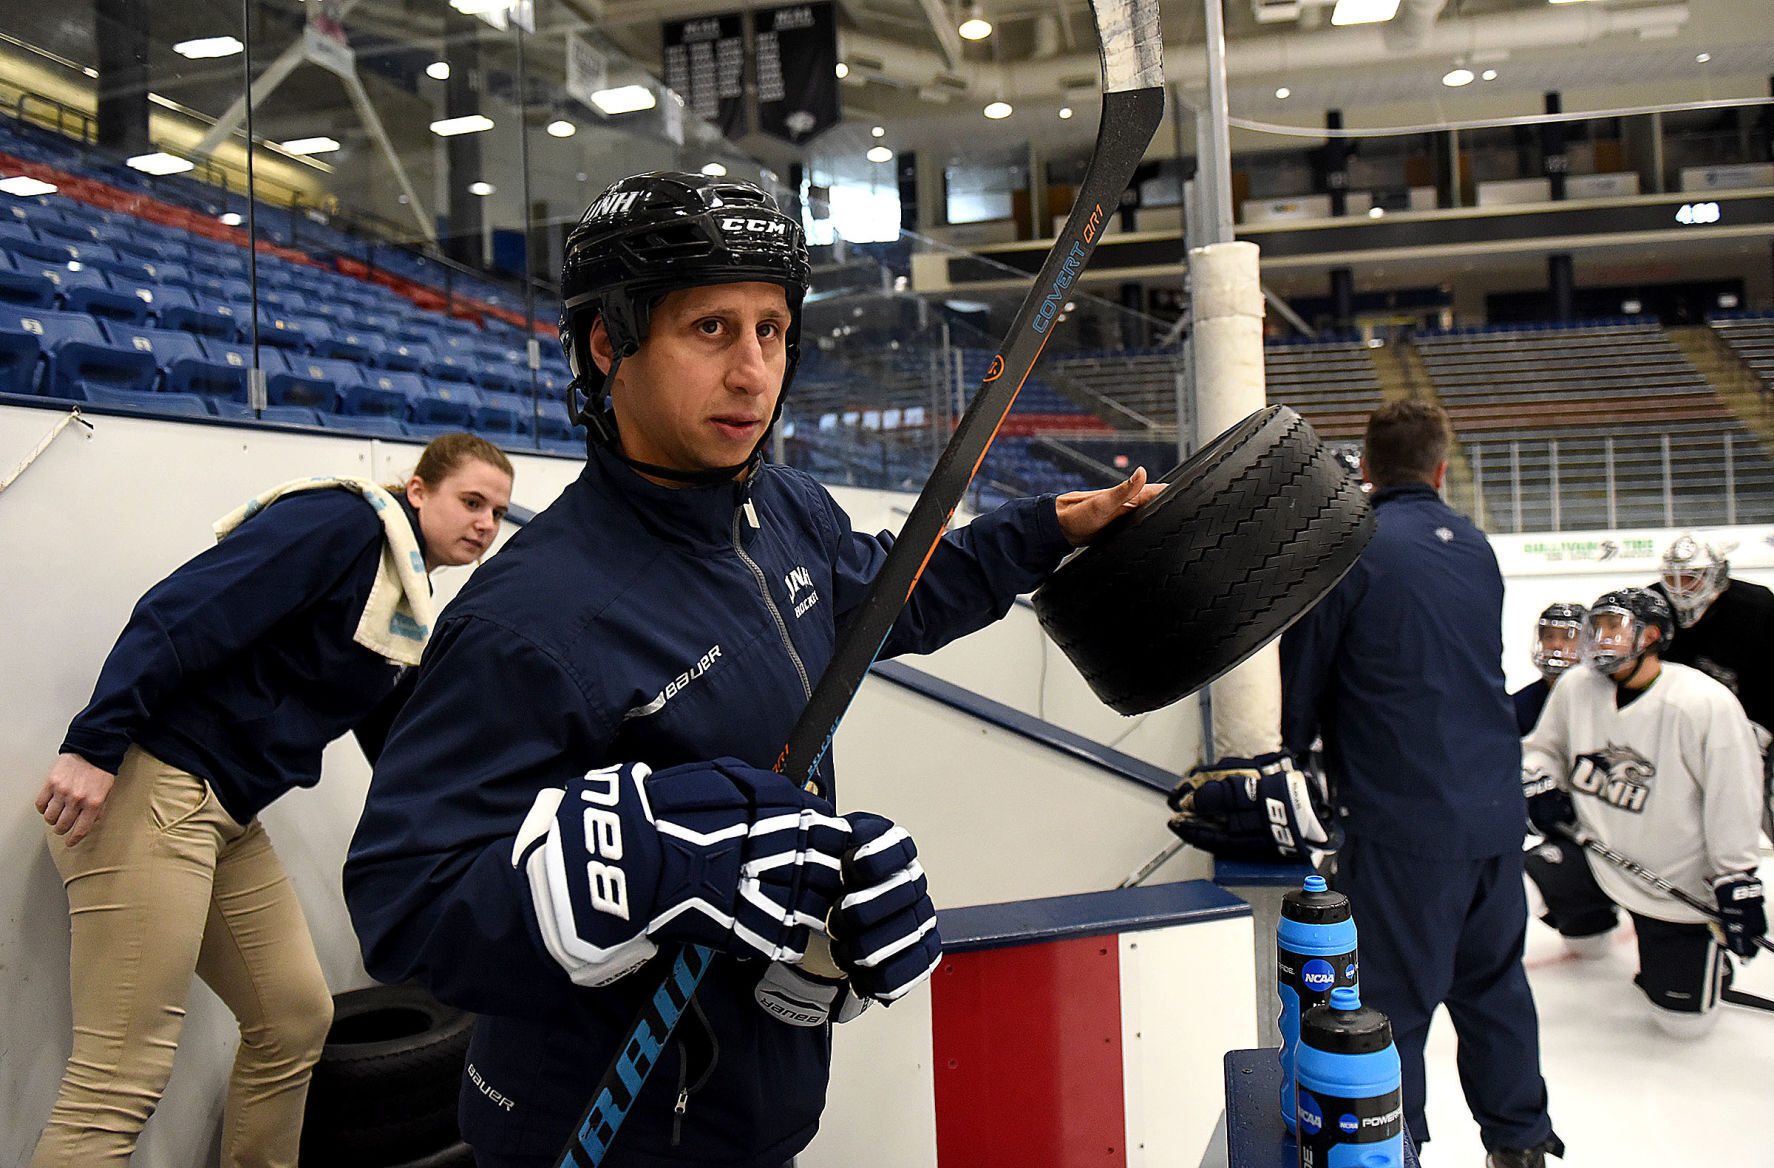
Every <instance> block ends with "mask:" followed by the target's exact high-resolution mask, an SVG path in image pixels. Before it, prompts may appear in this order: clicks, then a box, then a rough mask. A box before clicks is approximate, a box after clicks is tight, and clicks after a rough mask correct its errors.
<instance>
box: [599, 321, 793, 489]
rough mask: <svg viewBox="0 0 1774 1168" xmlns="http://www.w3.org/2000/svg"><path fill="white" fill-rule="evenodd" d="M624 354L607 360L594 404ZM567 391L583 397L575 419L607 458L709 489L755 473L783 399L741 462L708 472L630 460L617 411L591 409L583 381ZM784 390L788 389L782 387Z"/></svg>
mask: <svg viewBox="0 0 1774 1168" xmlns="http://www.w3.org/2000/svg"><path fill="white" fill-rule="evenodd" d="M622 358H623V354H622V353H620V352H618V353H617V354H616V355H615V356H614V357H613V358H612V359H611V361H610V371H609V372H608V373H606V374H604V383H603V387H602V388H601V389H600V390H599V392H598V395H597V399H596V400H597V401H598V402H600V403H601V402H602V401H603V399H604V398H605V397H607V396H609V392H610V386H611V385H613V384H615V381H616V370H617V369H619V368H621V366H622ZM567 388H568V392H569V393H572V394H575V395H583V396H584V398H585V404H584V405H582V406H580V407H579V409H578V420H579V421H581V422H583V423H585V428H586V430H587V431H589V432H590V434H591V435H593V436H595V437H596V438H597V440H598V442H599V443H600V444H601V445H602V446H603V447H604V449H605V450H607V451H608V452H609V453H610V457H612V458H614V459H615V460H616V461H617V462H620V463H622V464H623V465H624V466H627V467H629V468H630V469H632V470H637V471H640V472H641V473H642V474H648V475H655V476H657V477H659V478H662V479H670V480H671V481H672V482H674V483H682V484H684V485H685V486H690V487H712V486H715V485H716V484H718V483H725V482H731V481H732V480H733V479H734V478H736V477H737V476H738V475H739V473H740V472H741V471H748V472H750V471H755V470H756V469H757V466H758V464H759V463H761V462H762V461H763V460H764V444H765V443H766V442H768V441H770V431H771V430H772V429H773V428H774V427H775V425H776V419H777V418H778V417H780V416H781V414H782V397H781V395H778V396H777V398H776V412H775V413H773V414H771V415H770V425H768V426H765V427H764V433H763V435H762V436H760V437H759V438H758V444H757V445H756V446H754V447H752V450H751V453H750V454H748V455H746V456H745V461H744V462H739V463H734V464H733V465H732V466H717V467H714V468H713V469H711V470H678V469H677V468H676V467H670V466H659V465H657V464H656V463H651V462H642V461H641V460H640V459H638V458H630V457H629V456H628V455H626V454H624V453H623V452H622V439H621V435H620V434H618V433H617V430H616V412H615V410H610V411H609V412H608V413H606V412H605V411H604V410H602V409H598V408H594V406H593V404H592V401H593V399H592V396H591V394H590V393H587V392H586V391H585V388H584V378H582V377H575V378H574V379H573V381H572V382H571V384H569V386H568V387H567ZM784 388H785V389H786V388H787V387H786V386H784Z"/></svg>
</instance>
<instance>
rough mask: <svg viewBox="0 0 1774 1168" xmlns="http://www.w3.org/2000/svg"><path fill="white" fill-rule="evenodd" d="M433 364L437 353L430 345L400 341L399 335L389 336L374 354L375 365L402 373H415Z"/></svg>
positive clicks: (435, 362) (435, 361)
mask: <svg viewBox="0 0 1774 1168" xmlns="http://www.w3.org/2000/svg"><path fill="white" fill-rule="evenodd" d="M435 364H437V353H436V352H435V351H434V350H433V349H432V348H431V346H430V345H421V344H418V343H417V342H412V341H402V340H400V338H399V337H390V338H389V343H388V344H387V345H386V346H385V347H384V348H383V349H382V351H381V352H380V353H377V354H376V365H377V366H378V367H379V368H382V369H394V370H398V371H400V372H403V373H417V372H419V371H421V370H424V369H427V368H429V367H430V366H432V365H435Z"/></svg>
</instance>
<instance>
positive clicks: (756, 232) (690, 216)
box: [560, 171, 812, 482]
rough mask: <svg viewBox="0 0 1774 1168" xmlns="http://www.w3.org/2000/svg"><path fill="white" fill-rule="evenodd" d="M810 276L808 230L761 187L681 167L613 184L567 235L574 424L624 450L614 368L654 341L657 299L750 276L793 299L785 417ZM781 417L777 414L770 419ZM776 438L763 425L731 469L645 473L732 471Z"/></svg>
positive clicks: (682, 476)
mask: <svg viewBox="0 0 1774 1168" xmlns="http://www.w3.org/2000/svg"><path fill="white" fill-rule="evenodd" d="M811 274H812V268H811V265H810V263H809V261H808V257H807V239H806V235H805V233H804V232H803V231H802V230H801V225H800V224H799V223H797V222H796V221H795V220H794V219H792V218H790V217H789V216H788V215H786V214H784V213H783V211H782V209H781V208H780V207H778V206H777V205H776V201H775V200H774V199H772V198H771V197H770V196H769V195H768V194H766V193H765V192H764V191H763V189H762V188H760V187H757V186H755V185H753V184H751V183H748V182H742V181H739V180H736V179H727V178H711V177H709V176H708V175H702V174H687V173H684V172H681V171H651V172H648V173H646V174H637V175H633V176H631V177H629V178H624V179H619V180H617V181H616V182H615V183H612V184H611V185H610V187H609V188H608V189H607V190H605V191H604V193H603V194H601V195H599V196H598V197H597V198H596V199H595V200H593V201H592V204H591V206H590V207H588V208H586V211H585V215H584V216H583V217H582V218H581V219H580V220H579V225H578V226H577V227H575V228H573V230H572V231H571V232H570V233H569V234H568V236H567V243H566V258H565V260H564V261H563V262H562V265H561V321H560V337H561V348H563V349H564V350H565V351H566V354H567V362H568V364H569V365H570V366H571V367H572V370H573V382H572V385H571V387H570V389H569V391H568V395H569V399H570V401H569V406H570V408H571V409H572V411H573V413H574V415H575V419H576V420H577V421H579V422H582V423H583V424H584V425H585V427H586V429H587V431H588V433H589V435H590V437H591V440H592V441H596V442H600V443H602V444H603V445H605V446H607V447H609V448H610V449H611V450H613V451H616V452H617V453H618V454H619V455H620V446H619V444H618V441H617V435H616V420H615V417H614V416H613V415H612V414H611V412H610V411H609V410H608V409H607V408H606V405H605V398H606V396H607V395H608V392H609V387H610V385H611V384H612V383H613V382H614V381H615V377H616V368H617V366H618V365H620V364H621V362H622V361H623V359H624V358H627V357H632V356H633V355H634V354H635V353H636V352H637V351H639V349H640V346H641V343H642V342H643V341H645V340H646V339H647V329H648V324H649V321H650V317H651V313H652V310H653V308H654V306H656V305H657V304H658V303H659V301H660V300H661V299H663V298H664V297H665V296H666V295H667V294H668V293H671V292H676V291H679V290H682V289H686V288H701V287H705V286H708V285H712V284H739V283H751V282H759V283H768V284H777V285H780V286H781V287H782V290H783V293H784V295H785V296H786V297H787V300H788V310H789V326H788V330H787V332H786V334H785V336H784V341H785V343H786V351H787V352H786V355H787V365H786V368H785V369H784V371H783V376H782V388H781V389H780V391H779V392H778V394H777V399H776V415H780V414H781V412H782V399H783V396H785V395H786V394H787V393H788V387H789V383H790V382H791V381H792V380H793V379H794V375H795V366H796V364H797V363H798V362H799V360H800V353H801V348H800V337H801V302H802V300H803V299H804V298H805V296H806V294H807V285H808V282H809V280H810V278H811ZM600 317H601V318H602V319H603V322H604V330H605V332H607V333H608V334H609V338H610V345H611V348H612V349H613V350H614V354H615V356H614V359H613V361H612V362H611V365H610V368H609V369H608V370H607V371H603V372H601V373H600V371H599V369H598V367H597V363H596V362H595V361H594V360H593V359H592V356H591V351H590V347H589V338H590V336H591V331H592V325H593V324H594V323H595V322H596V321H597V320H598V319H599V318H600ZM581 397H583V401H581V400H580V399H581ZM775 422H776V416H775V415H773V416H772V418H771V425H772V426H774V425H775ZM769 434H770V429H769V427H766V428H765V431H764V435H763V437H761V438H760V439H759V440H758V445H757V447H756V448H755V449H754V450H753V451H752V454H751V457H749V458H747V459H746V461H745V462H744V463H740V464H739V465H737V466H734V467H731V468H722V469H721V470H717V471H708V472H694V473H684V472H678V471H673V470H672V469H671V468H665V467H653V466H644V465H643V469H646V470H649V471H652V472H655V473H660V474H663V475H664V476H665V477H668V478H673V479H677V480H680V481H687V482H697V481H705V480H706V481H713V480H716V479H719V478H721V477H729V478H730V477H731V476H732V475H733V474H735V473H737V472H738V471H740V470H742V469H744V467H745V466H747V465H749V464H750V463H751V461H752V460H753V459H755V458H756V457H757V455H758V452H759V451H761V450H762V449H763V446H764V443H765V442H767V441H768V440H769ZM637 465H642V464H637Z"/></svg>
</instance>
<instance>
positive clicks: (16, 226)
mask: <svg viewBox="0 0 1774 1168" xmlns="http://www.w3.org/2000/svg"><path fill="white" fill-rule="evenodd" d="M0 251H6V252H9V253H11V255H12V256H13V257H14V258H15V259H16V258H18V257H20V256H24V257H28V258H30V259H34V260H43V261H45V262H48V263H52V264H66V263H70V262H72V261H73V260H75V259H76V258H78V257H76V256H75V254H74V249H73V248H72V247H69V246H68V245H67V244H66V243H65V242H57V243H45V242H43V241H42V240H40V239H39V238H38V237H37V233H36V232H35V231H33V230H31V228H30V227H29V226H27V225H26V224H24V223H22V222H20V221H18V220H13V219H8V220H0Z"/></svg>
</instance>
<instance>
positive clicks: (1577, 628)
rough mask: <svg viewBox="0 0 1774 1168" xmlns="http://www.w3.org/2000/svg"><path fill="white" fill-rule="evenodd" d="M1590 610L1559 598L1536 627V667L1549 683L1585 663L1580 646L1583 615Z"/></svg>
mask: <svg viewBox="0 0 1774 1168" xmlns="http://www.w3.org/2000/svg"><path fill="white" fill-rule="evenodd" d="M1588 615H1589V610H1588V609H1587V608H1584V607H1583V606H1582V605H1581V604H1566V603H1564V602H1563V601H1560V602H1559V603H1557V604H1549V605H1547V606H1546V610H1545V611H1544V612H1542V613H1541V614H1540V619H1539V621H1538V622H1537V623H1536V624H1535V626H1534V668H1536V669H1538V670H1539V671H1540V676H1541V677H1543V678H1545V679H1546V680H1547V682H1549V683H1550V682H1553V681H1557V680H1558V676H1559V674H1561V673H1563V672H1564V671H1565V670H1567V669H1569V668H1570V667H1571V666H1573V665H1578V664H1581V663H1582V660H1583V658H1582V655H1581V653H1580V652H1579V647H1580V645H1581V643H1582V640H1583V618H1584V617H1586V616H1588Z"/></svg>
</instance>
